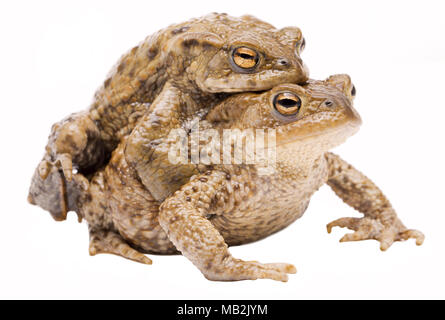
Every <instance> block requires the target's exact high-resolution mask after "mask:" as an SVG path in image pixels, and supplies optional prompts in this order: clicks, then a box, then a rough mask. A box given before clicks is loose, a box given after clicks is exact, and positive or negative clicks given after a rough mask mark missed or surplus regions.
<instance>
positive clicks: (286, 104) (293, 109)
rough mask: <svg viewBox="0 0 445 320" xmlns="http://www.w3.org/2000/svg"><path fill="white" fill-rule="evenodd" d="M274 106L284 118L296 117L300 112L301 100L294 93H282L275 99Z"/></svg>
mask: <svg viewBox="0 0 445 320" xmlns="http://www.w3.org/2000/svg"><path fill="white" fill-rule="evenodd" d="M273 106H274V108H275V110H277V111H278V112H279V113H280V114H282V115H284V116H294V115H296V114H297V113H298V111H300V108H301V99H300V98H299V97H298V96H297V95H296V94H294V93H291V92H282V93H280V94H278V95H276V96H275V98H274V99H273Z"/></svg>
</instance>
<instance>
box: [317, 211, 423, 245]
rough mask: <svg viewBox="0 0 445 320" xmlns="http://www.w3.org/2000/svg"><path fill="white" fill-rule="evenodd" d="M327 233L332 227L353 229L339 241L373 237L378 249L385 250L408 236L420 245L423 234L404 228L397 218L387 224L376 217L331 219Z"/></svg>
mask: <svg viewBox="0 0 445 320" xmlns="http://www.w3.org/2000/svg"><path fill="white" fill-rule="evenodd" d="M326 227H327V230H328V233H331V230H332V228H333V227H341V228H348V229H351V230H354V231H355V232H353V233H348V234H345V235H344V236H343V237H342V238H341V239H340V242H346V241H359V240H368V239H374V240H377V241H379V242H380V250H382V251H385V250H386V249H388V248H389V247H390V246H391V245H392V244H393V243H394V241H404V240H408V239H410V238H413V239H416V244H417V245H418V246H420V245H421V244H422V243H423V240H424V238H425V236H424V235H423V233H422V232H420V231H417V230H413V229H406V228H405V226H404V225H403V224H402V223H401V222H400V221H399V220H398V219H397V220H396V221H395V222H394V223H392V224H390V225H387V224H384V223H382V222H380V221H379V220H378V219H371V218H368V217H363V218H340V219H337V220H335V221H332V222H331V223H329V224H328V225H327V226H326Z"/></svg>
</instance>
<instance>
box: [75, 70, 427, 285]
mask: <svg viewBox="0 0 445 320" xmlns="http://www.w3.org/2000/svg"><path fill="white" fill-rule="evenodd" d="M351 88H352V84H351V81H350V79H349V77H347V76H345V75H337V76H332V77H330V78H329V79H327V80H326V81H310V82H309V83H308V84H307V85H305V86H298V85H294V84H287V85H280V86H277V87H275V88H274V89H272V90H270V91H268V92H265V93H261V94H254V93H244V94H239V95H236V96H233V97H230V98H228V99H226V100H225V101H224V102H222V103H221V104H219V105H218V106H216V107H215V108H214V109H213V110H212V111H211V112H210V113H209V114H208V115H207V116H206V122H207V123H210V124H211V127H212V128H215V129H216V130H218V131H220V132H221V130H223V129H229V128H230V129H234V128H238V129H248V128H255V129H276V134H277V135H276V137H277V140H276V144H277V150H276V151H277V154H276V166H275V172H274V173H273V174H269V175H264V174H259V168H258V166H257V165H242V164H241V165H223V164H221V165H209V166H207V167H205V166H204V167H201V168H200V171H202V172H201V173H199V174H197V175H194V176H192V177H190V179H188V182H187V183H185V184H184V185H183V186H181V187H180V189H179V190H177V191H176V192H175V193H174V194H173V195H172V196H170V197H168V198H167V199H166V200H165V201H163V203H162V204H161V203H160V202H158V201H156V200H155V199H154V198H153V197H152V195H151V194H150V192H149V191H148V190H147V189H146V188H145V187H144V185H143V184H142V182H141V181H140V179H139V176H138V174H137V172H136V170H135V169H134V168H133V167H132V166H129V165H128V163H127V162H126V157H125V149H126V147H128V144H129V143H131V141H130V140H124V141H123V142H122V143H121V144H120V145H119V147H118V148H117V149H116V150H115V152H114V153H113V156H112V159H111V161H110V163H109V164H108V166H107V167H106V168H105V169H104V170H101V171H99V172H97V173H96V174H95V176H94V177H93V179H92V182H91V183H90V186H89V188H88V190H86V189H85V188H84V186H82V185H80V187H82V188H83V189H82V190H83V191H82V192H79V194H80V195H79V196H78V198H77V203H76V207H77V209H76V210H77V212H78V214H79V215H81V216H82V217H84V218H85V219H86V220H87V221H88V224H89V228H90V239H91V242H90V254H96V253H101V252H107V253H113V254H118V255H121V256H123V257H126V258H128V259H132V260H134V261H138V262H142V263H147V264H150V263H151V260H150V259H148V258H147V257H145V256H144V255H143V254H142V253H147V252H152V253H159V254H171V253H177V251H179V252H180V253H182V254H183V255H184V256H185V257H187V258H188V259H190V260H191V261H192V262H193V263H194V264H195V265H196V266H197V267H198V268H199V270H200V271H201V272H202V273H203V274H204V275H205V277H206V278H208V279H210V280H244V279H258V278H269V279H274V280H280V281H286V280H287V274H288V273H294V272H296V270H295V267H294V266H292V265H290V264H285V263H272V264H262V263H259V262H248V261H243V260H239V259H235V258H234V257H232V255H231V254H230V252H229V250H228V247H229V246H231V245H240V244H244V243H248V242H252V241H256V240H259V239H261V238H264V237H267V236H268V235H270V234H272V233H274V232H277V231H279V230H281V229H283V228H285V227H286V226H288V225H289V224H290V223H292V222H293V221H295V220H296V219H298V218H299V217H301V215H302V214H303V213H304V211H305V210H306V208H307V206H308V204H309V201H310V197H311V195H312V194H313V193H314V192H315V191H316V190H317V189H318V188H319V187H320V186H321V185H323V184H324V183H327V184H328V185H330V186H331V187H332V188H333V190H334V191H335V192H336V194H337V195H338V196H339V197H341V198H342V199H343V200H344V201H345V202H346V203H347V204H349V205H351V206H353V207H354V208H355V209H357V210H359V211H360V212H362V213H364V215H365V217H364V218H361V219H358V218H344V219H340V220H337V221H334V222H333V223H331V224H329V225H328V229H329V230H330V228H331V227H332V226H336V225H338V226H342V227H349V228H352V229H354V230H356V233H354V234H352V235H346V236H345V237H344V238H343V239H344V241H349V240H362V239H377V240H379V241H380V242H381V247H382V249H386V248H387V247H388V246H390V245H391V243H392V242H393V241H400V240H406V239H408V238H416V240H417V244H421V243H422V241H423V235H422V233H420V232H419V231H415V230H407V229H406V228H405V227H404V226H403V224H402V223H401V222H400V221H399V220H398V218H397V216H396V214H395V212H394V210H393V209H392V207H391V205H390V204H389V202H388V201H387V200H386V198H385V197H384V196H383V194H382V193H381V191H380V190H379V189H378V188H377V187H376V186H375V185H374V184H372V182H371V181H370V180H369V179H368V178H366V177H365V176H364V175H363V174H361V173H360V172H358V171H357V170H355V169H354V168H353V167H352V166H350V165H348V164H347V163H345V162H344V161H343V160H341V159H340V158H339V157H338V156H336V155H334V154H332V153H329V152H327V150H329V149H330V148H332V147H334V146H337V145H338V144H340V143H342V142H343V141H344V140H346V139H347V138H348V137H349V136H350V135H352V134H354V133H355V132H356V131H357V130H358V127H359V125H360V123H361V120H360V117H359V115H358V114H357V113H356V111H355V110H354V109H353V107H352V96H351ZM283 92H286V93H291V94H294V95H297V96H298V97H299V98H300V99H301V102H302V104H301V108H300V110H299V112H298V113H297V114H296V115H294V116H291V117H289V116H283V115H280V114H279V113H278V111H277V110H276V109H274V106H273V103H272V101H273V99H274V97H276V96H277V95H279V94H280V93H283ZM203 126H204V127H206V126H207V124H206V123H204V124H203ZM177 168H178V176H180V177H178V179H183V178H184V176H181V175H184V174H187V173H184V172H183V171H180V166H178V167H177ZM73 181H76V175H75V176H74V178H73ZM72 184H75V183H74V182H72Z"/></svg>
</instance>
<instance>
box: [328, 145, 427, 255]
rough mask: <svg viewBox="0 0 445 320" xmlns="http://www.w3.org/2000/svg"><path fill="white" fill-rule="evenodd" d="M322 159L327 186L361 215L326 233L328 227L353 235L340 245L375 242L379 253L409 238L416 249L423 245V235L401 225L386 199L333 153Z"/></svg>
mask: <svg viewBox="0 0 445 320" xmlns="http://www.w3.org/2000/svg"><path fill="white" fill-rule="evenodd" d="M326 159H327V161H328V165H329V179H328V185H329V186H330V187H331V188H332V190H334V192H335V193H336V194H337V195H338V196H339V197H340V198H341V199H343V201H344V202H345V203H347V204H349V205H350V206H351V207H353V208H354V209H356V210H358V211H360V212H361V213H363V214H364V217H362V218H340V219H337V220H335V221H333V222H331V223H329V224H328V225H327V229H328V232H329V233H330V232H331V229H332V227H342V228H343V227H347V228H349V229H352V230H354V231H355V232H353V233H350V234H346V235H345V236H343V238H341V239H340V241H341V242H343V241H358V240H366V239H375V240H377V241H379V242H380V249H381V250H382V251H385V250H386V249H388V248H389V247H390V246H391V245H392V244H393V242H394V241H403V240H407V239H409V238H414V239H416V244H417V245H421V244H422V243H423V240H424V238H425V237H424V235H423V233H422V232H420V231H417V230H413V229H407V228H406V227H405V226H404V225H403V223H402V222H401V221H400V220H399V218H398V217H397V215H396V212H395V211H394V209H393V208H392V206H391V204H390V202H389V201H388V199H386V197H385V196H384V195H383V193H382V192H381V191H380V189H379V188H378V187H377V186H376V185H375V184H374V183H373V182H372V181H371V180H370V179H369V178H367V177H366V176H365V175H363V174H362V173H361V172H359V171H358V170H357V169H355V168H354V167H352V166H351V165H350V164H348V163H346V162H345V161H344V160H342V159H341V158H340V157H339V156H337V155H335V154H333V153H327V154H326Z"/></svg>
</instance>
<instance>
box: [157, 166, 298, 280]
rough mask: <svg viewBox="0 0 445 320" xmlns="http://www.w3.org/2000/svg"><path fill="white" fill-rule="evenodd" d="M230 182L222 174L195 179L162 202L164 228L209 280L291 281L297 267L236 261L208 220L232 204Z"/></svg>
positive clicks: (209, 173) (160, 215) (201, 176)
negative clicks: (290, 278)
mask: <svg viewBox="0 0 445 320" xmlns="http://www.w3.org/2000/svg"><path fill="white" fill-rule="evenodd" d="M230 183H231V181H230V180H228V179H227V174H226V173H224V172H221V171H213V172H208V173H207V174H205V175H199V176H194V177H193V178H192V179H191V180H190V182H189V183H188V184H186V185H184V186H183V187H182V188H181V189H179V190H178V191H176V192H175V193H174V194H173V195H172V196H171V197H169V198H167V199H166V200H165V201H164V202H163V203H162V205H161V207H160V212H159V222H160V224H161V226H162V228H163V229H164V230H165V231H166V232H167V234H168V237H169V239H170V240H171V241H172V242H173V243H174V245H175V246H176V248H177V249H178V250H179V251H181V253H182V254H183V255H184V256H185V257H187V258H188V259H189V260H191V261H192V262H193V264H194V265H195V266H196V267H198V269H199V270H200V271H201V272H202V273H203V274H204V276H205V277H206V278H207V279H209V280H217V281H234V280H254V279H264V278H268V279H273V280H279V281H287V278H288V277H287V273H295V272H296V270H295V267H294V266H293V265H290V264H285V263H270V264H261V263H258V262H254V261H243V260H239V259H235V258H234V257H232V255H231V254H230V252H229V250H228V246H227V244H226V243H225V241H224V238H223V237H222V236H221V234H220V233H219V232H218V230H216V229H215V227H214V226H213V225H212V223H211V222H210V221H209V220H208V219H207V218H206V217H207V215H208V214H219V213H222V211H223V210H224V209H225V210H227V207H228V206H229V204H228V203H232V201H231V200H230V199H231V197H234V194H233V193H231V192H229V191H228V190H233V188H232V187H231V186H230ZM238 196H242V195H238ZM232 200H233V199H232Z"/></svg>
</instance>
